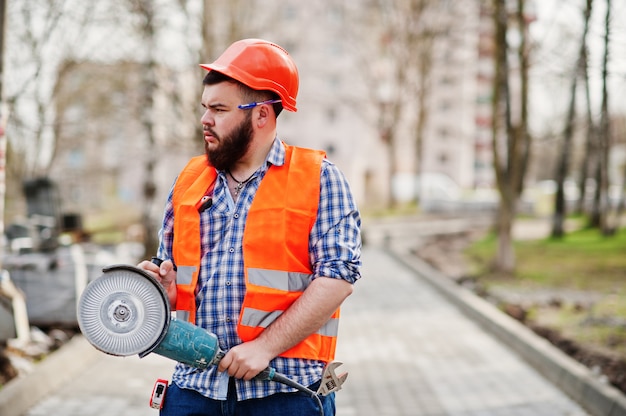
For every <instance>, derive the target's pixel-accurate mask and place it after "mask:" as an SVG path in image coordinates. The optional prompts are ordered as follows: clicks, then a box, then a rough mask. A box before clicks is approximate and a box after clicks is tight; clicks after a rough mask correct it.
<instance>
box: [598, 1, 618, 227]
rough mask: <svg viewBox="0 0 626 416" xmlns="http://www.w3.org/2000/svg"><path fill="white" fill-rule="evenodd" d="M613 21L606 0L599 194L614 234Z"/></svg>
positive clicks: (603, 222) (602, 219) (603, 217)
mask: <svg viewBox="0 0 626 416" xmlns="http://www.w3.org/2000/svg"><path fill="white" fill-rule="evenodd" d="M610 22H611V0H606V16H605V22H604V55H603V58H602V107H601V110H600V135H599V139H600V151H599V153H600V157H599V168H600V170H599V174H598V179H599V182H598V188H599V191H600V194H599V226H600V229H601V231H602V234H604V235H610V234H613V232H614V228H613V227H612V225H611V224H610V221H609V212H610V209H611V207H610V202H609V195H608V193H609V148H610V146H611V143H610V126H609V93H608V87H607V78H608V61H609V43H610V42H609V39H610Z"/></svg>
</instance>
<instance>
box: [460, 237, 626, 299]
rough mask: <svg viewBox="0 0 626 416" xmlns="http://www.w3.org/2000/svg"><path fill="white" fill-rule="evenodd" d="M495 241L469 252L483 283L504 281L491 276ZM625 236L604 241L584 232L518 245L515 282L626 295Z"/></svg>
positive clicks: (485, 241) (490, 239) (484, 241)
mask: <svg viewBox="0 0 626 416" xmlns="http://www.w3.org/2000/svg"><path fill="white" fill-rule="evenodd" d="M496 244H497V241H496V237H495V236H494V235H489V236H487V237H486V238H484V239H482V240H480V241H478V242H476V243H475V244H473V245H472V246H471V247H469V248H468V249H467V251H466V255H467V257H468V259H469V261H470V264H471V270H472V274H473V275H476V276H478V277H479V278H480V279H481V280H483V281H484V280H487V281H488V280H494V279H495V280H499V279H500V280H501V278H499V277H498V276H497V275H495V274H494V273H492V272H491V264H492V261H493V258H494V256H495V252H496ZM625 250H626V232H624V231H621V232H620V233H617V234H616V235H614V236H611V237H604V236H602V235H601V234H600V232H599V231H597V230H592V229H584V230H579V231H575V232H571V233H569V234H567V235H566V236H565V237H563V238H562V239H545V240H536V241H518V242H515V254H516V258H517V268H516V272H515V279H514V280H517V281H528V282H532V283H536V284H539V285H542V286H545V285H547V286H549V287H554V288H559V287H565V288H575V289H581V290H598V291H602V292H606V293H623V292H624V286H625V285H624V283H625V282H626V255H625Z"/></svg>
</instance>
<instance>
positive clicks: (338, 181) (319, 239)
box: [309, 159, 361, 283]
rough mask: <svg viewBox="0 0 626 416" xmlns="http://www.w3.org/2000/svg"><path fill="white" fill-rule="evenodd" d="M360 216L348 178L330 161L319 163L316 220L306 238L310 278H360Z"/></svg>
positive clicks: (353, 280) (352, 280)
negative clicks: (319, 176)
mask: <svg viewBox="0 0 626 416" xmlns="http://www.w3.org/2000/svg"><path fill="white" fill-rule="evenodd" d="M360 227H361V217H360V213H359V211H358V209H357V206H356V203H355V201H354V197H353V195H352V192H351V190H350V186H349V184H348V181H347V180H346V178H345V176H344V175H343V173H342V172H341V171H340V170H339V168H338V167H337V166H335V165H334V164H333V163H332V162H329V161H328V160H326V159H325V160H324V162H323V163H322V171H321V180H320V201H319V208H318V213H317V219H316V221H315V224H314V225H313V228H312V229H311V234H310V238H309V251H310V256H311V264H312V265H313V273H314V278H316V277H322V276H323V277H330V278H335V279H343V280H346V281H348V282H350V283H354V282H356V281H357V280H358V279H359V278H360V277H361V275H360V267H361V231H360Z"/></svg>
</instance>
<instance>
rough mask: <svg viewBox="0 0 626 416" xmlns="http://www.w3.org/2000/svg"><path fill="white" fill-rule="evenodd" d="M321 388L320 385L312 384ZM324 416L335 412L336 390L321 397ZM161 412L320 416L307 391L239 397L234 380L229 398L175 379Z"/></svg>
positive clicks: (198, 415) (196, 415) (178, 415)
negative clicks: (206, 394) (214, 396)
mask: <svg viewBox="0 0 626 416" xmlns="http://www.w3.org/2000/svg"><path fill="white" fill-rule="evenodd" d="M311 390H313V391H315V390H317V386H316V385H313V386H311ZM320 400H321V402H322V406H323V407H324V416H335V393H331V394H329V395H328V396H326V397H321V396H320ZM159 414H160V416H270V415H271V416H294V415H297V416H319V415H320V412H319V408H318V406H317V401H316V400H315V399H314V398H312V397H309V396H307V395H306V394H304V393H300V392H297V393H278V394H273V395H271V396H268V397H264V398H262V399H250V400H243V401H240V402H238V401H237V393H236V390H235V387H234V383H233V382H231V383H230V386H229V388H228V398H227V399H226V400H213V399H209V398H207V397H204V396H203V395H201V394H200V393H198V392H197V391H195V390H188V389H181V388H179V387H178V386H177V385H176V384H174V383H172V384H170V386H169V387H168V389H167V393H166V394H165V401H164V405H163V409H161V412H160V413H159Z"/></svg>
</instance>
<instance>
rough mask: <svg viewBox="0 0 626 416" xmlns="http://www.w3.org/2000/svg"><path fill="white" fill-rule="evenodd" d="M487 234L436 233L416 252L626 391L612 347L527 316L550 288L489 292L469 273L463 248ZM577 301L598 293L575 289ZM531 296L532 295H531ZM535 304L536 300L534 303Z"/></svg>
mask: <svg viewBox="0 0 626 416" xmlns="http://www.w3.org/2000/svg"><path fill="white" fill-rule="evenodd" d="M533 225H534V228H527V229H526V230H523V232H525V233H526V234H525V235H524V238H535V237H540V236H541V234H542V233H543V232H544V231H545V230H544V229H543V228H542V225H541V224H533ZM483 235H484V232H482V231H473V232H468V233H466V234H463V235H455V236H454V237H446V236H438V237H433V238H432V239H430V240H429V241H427V242H425V243H424V244H422V245H420V246H419V247H416V248H415V249H414V250H413V252H414V254H415V255H416V256H418V257H420V258H421V259H423V260H424V261H426V262H428V263H429V264H430V265H432V266H433V267H435V268H436V269H438V270H440V271H441V272H442V273H443V274H444V275H446V276H448V277H449V278H451V279H453V280H454V281H455V282H457V283H458V284H461V285H463V286H465V287H467V288H468V289H470V290H472V291H473V292H475V293H476V294H478V295H479V296H481V297H484V298H487V299H489V300H490V301H491V302H493V303H496V304H498V305H501V309H502V310H503V311H504V312H505V313H507V314H509V315H510V316H512V317H513V318H515V319H517V320H518V321H520V322H522V323H524V324H525V325H526V326H528V327H529V328H530V329H532V330H533V331H534V332H535V333H536V334H538V335H540V336H542V337H544V338H546V339H548V340H549V341H550V342H551V343H552V344H553V345H555V346H556V347H558V348H559V349H561V350H562V351H563V352H565V353H566V354H568V355H569V356H571V357H572V358H574V359H575V360H577V361H578V362H580V363H582V364H583V365H585V366H587V367H588V368H589V369H591V371H592V372H594V374H597V375H598V376H599V377H601V378H605V379H606V380H607V381H608V382H609V383H611V384H612V385H614V386H615V387H616V388H618V389H619V390H621V391H622V392H624V393H626V360H624V359H623V357H620V356H618V355H617V354H614V353H612V352H611V351H610V350H607V349H604V350H598V349H597V348H592V347H591V346H589V345H584V344H582V343H579V342H575V341H573V340H572V339H570V338H568V337H567V336H565V335H563V334H562V333H561V332H560V331H559V330H557V329H554V328H551V327H549V326H548V325H544V324H541V323H537V322H536V321H533V320H530V319H528V317H527V306H525V305H530V304H533V303H535V302H537V297H538V296H542V297H543V298H544V299H547V300H544V301H545V302H546V304H547V305H550V302H552V303H554V300H553V299H557V298H555V297H550V296H551V295H550V291H549V290H546V291H543V293H539V294H538V293H528V292H517V293H512V292H511V291H510V289H507V290H506V291H498V292H495V291H492V292H489V291H488V290H486V289H485V288H484V287H482V286H481V285H479V284H477V283H476V279H475V277H472V276H470V270H469V264H468V262H467V260H466V259H465V257H464V255H463V251H464V249H465V248H466V247H468V245H469V244H471V243H472V242H474V241H476V240H477V239H479V238H481V237H482V236H483ZM558 294H559V298H558V299H560V297H562V296H563V291H559V292H558ZM570 296H575V297H576V301H577V302H579V303H581V304H583V305H584V303H585V302H586V301H589V300H592V297H594V296H597V294H592V293H588V294H585V293H580V292H577V293H572V294H570ZM531 297H532V298H531ZM535 304H536V303H535ZM551 306H552V307H559V305H558V304H552V305H551Z"/></svg>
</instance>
